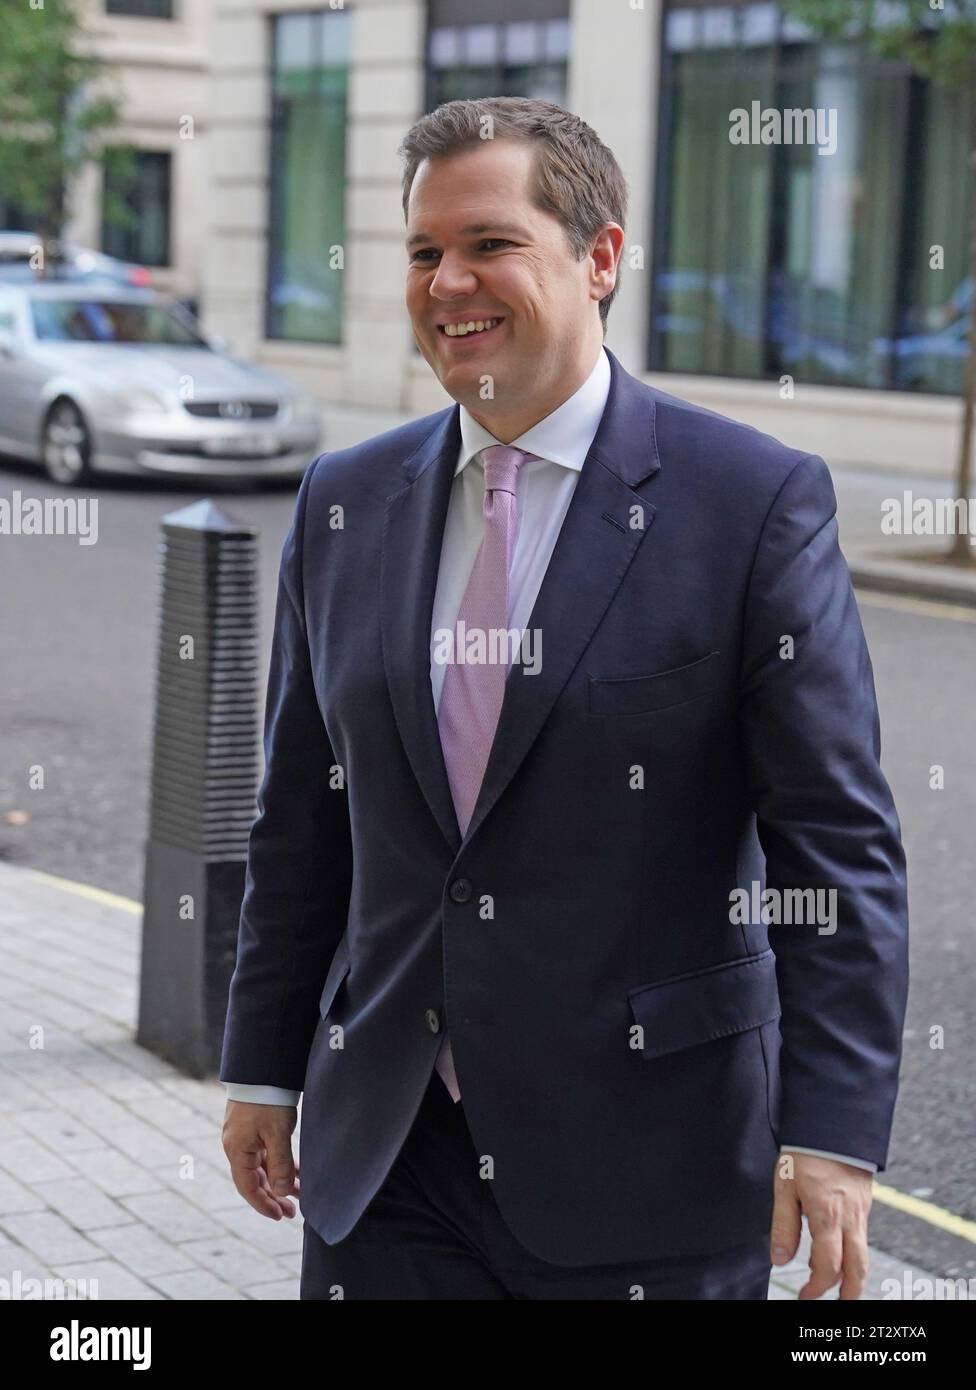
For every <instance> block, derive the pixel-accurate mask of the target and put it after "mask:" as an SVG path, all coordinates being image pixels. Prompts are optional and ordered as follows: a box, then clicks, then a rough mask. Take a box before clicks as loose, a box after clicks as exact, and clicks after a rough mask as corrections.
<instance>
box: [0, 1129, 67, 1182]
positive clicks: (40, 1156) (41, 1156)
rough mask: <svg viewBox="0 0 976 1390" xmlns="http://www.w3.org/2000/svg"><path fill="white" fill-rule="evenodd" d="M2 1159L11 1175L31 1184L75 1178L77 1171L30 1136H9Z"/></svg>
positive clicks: (0, 1155) (5, 1142)
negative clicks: (19, 1176)
mask: <svg viewBox="0 0 976 1390" xmlns="http://www.w3.org/2000/svg"><path fill="white" fill-rule="evenodd" d="M87 1152H88V1151H87V1150H86V1153H87ZM0 1157H2V1158H3V1163H4V1167H5V1168H6V1170H7V1171H8V1172H9V1173H11V1174H13V1175H16V1174H20V1175H21V1176H23V1177H25V1178H29V1180H30V1181H31V1182H53V1181H54V1180H55V1179H56V1178H73V1177H74V1175H75V1172H76V1171H77V1170H76V1169H75V1168H73V1167H72V1166H71V1163H70V1162H69V1161H66V1160H65V1159H63V1158H59V1157H58V1155H57V1154H54V1153H52V1152H51V1150H50V1149H48V1148H46V1147H45V1146H44V1145H43V1144H39V1143H38V1142H37V1140H36V1139H33V1138H31V1136H30V1135H28V1134H8V1135H7V1136H6V1137H5V1138H4V1142H3V1147H2V1149H0Z"/></svg>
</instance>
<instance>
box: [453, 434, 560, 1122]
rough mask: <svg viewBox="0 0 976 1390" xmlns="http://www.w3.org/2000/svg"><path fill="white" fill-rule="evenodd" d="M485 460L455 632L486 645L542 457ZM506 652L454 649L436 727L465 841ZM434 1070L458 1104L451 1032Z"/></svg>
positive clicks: (502, 619) (503, 606) (502, 617)
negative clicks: (527, 470) (521, 512)
mask: <svg viewBox="0 0 976 1390" xmlns="http://www.w3.org/2000/svg"><path fill="white" fill-rule="evenodd" d="M480 457H481V459H482V462H483V464H484V470H485V504H484V519H485V529H484V535H483V537H482V540H481V548H480V549H479V551H478V554H477V556H476V557H475V562H474V566H473V568H472V570H471V577H470V579H469V580H468V587H467V588H466V589H465V591H464V597H463V598H462V600H461V606H460V608H459V609H458V615H457V622H456V624H455V633H457V631H458V628H459V627H460V625H461V623H462V622H463V623H464V629H463V630H464V631H465V632H471V631H472V629H480V630H481V631H482V632H484V633H485V640H486V643H488V636H489V633H490V630H491V629H492V628H494V629H496V630H497V631H501V630H502V629H507V628H508V580H509V571H510V569H511V564H512V550H513V548H514V545H515V534H516V530H517V526H518V512H517V508H516V501H515V485H516V476H517V474H518V470H519V468H520V466H521V465H522V464H523V463H524V462H525V461H526V459H530V458H536V457H537V455H536V454H528V453H526V452H525V451H524V450H523V449H513V448H511V447H510V446H509V445H507V444H493V445H491V446H490V448H487V449H482V450H481V455H480ZM495 650H496V651H497V650H498V649H497V648H496V649H495ZM501 650H502V652H503V653H504V654H505V658H506V659H505V660H504V661H492V660H491V655H492V647H491V645H490V644H488V645H487V649H486V651H487V659H486V660H485V661H482V662H468V661H464V662H459V661H458V660H457V652H455V653H454V655H455V660H454V661H453V662H451V663H450V664H449V665H448V667H447V670H446V671H445V672H444V684H443V686H442V688H441V699H440V704H439V705H438V708H437V723H438V727H439V729H440V736H441V747H442V748H443V750H444V762H445V765H446V767H447V776H448V781H449V782H450V784H451V795H452V796H453V798H454V808H455V810H456V812H457V820H458V827H459V828H460V831H461V835H462V837H463V836H464V834H465V832H466V831H467V828H468V823H469V822H470V820H471V814H472V812H473V811H474V807H475V802H476V801H477V800H478V792H479V791H480V790H481V783H482V779H483V778H484V775H485V768H486V767H487V765H488V754H489V753H490V752H491V745H492V741H493V739H494V737H495V728H496V726H497V724H498V716H499V714H500V713H501V708H502V700H503V698H504V695H505V678H506V677H507V675H508V670H509V662H508V659H507V658H508V656H509V655H510V653H509V651H508V644H507V643H503V644H502V648H501ZM435 1065H436V1067H437V1070H438V1072H439V1073H440V1075H441V1077H442V1079H443V1081H444V1084H445V1086H446V1087H447V1089H448V1090H449V1091H450V1093H451V1095H452V1097H453V1098H454V1100H456V1101H457V1100H460V1099H461V1092H460V1090H459V1088H458V1083H457V1074H456V1073H455V1070H454V1056H453V1053H452V1051H451V1044H450V1040H449V1039H448V1038H447V1036H446V1035H445V1038H444V1041H443V1042H442V1044H441V1049H440V1052H438V1054H437V1062H436V1063H435Z"/></svg>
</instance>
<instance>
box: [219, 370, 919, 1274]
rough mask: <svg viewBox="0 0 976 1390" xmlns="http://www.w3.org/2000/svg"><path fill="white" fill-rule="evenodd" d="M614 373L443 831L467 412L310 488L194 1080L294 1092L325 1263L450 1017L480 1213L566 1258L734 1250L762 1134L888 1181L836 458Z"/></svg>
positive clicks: (362, 448)
mask: <svg viewBox="0 0 976 1390" xmlns="http://www.w3.org/2000/svg"><path fill="white" fill-rule="evenodd" d="M608 355H609V357H610V364H611V369H612V377H611V386H610V393H609V397H608V400H607V405H606V409H605V411H604V414H603V417H602V420H601V422H600V426H599V429H598V432H597V434H596V437H595V439H594V441H593V444H592V447H591V448H590V451H589V453H588V455H587V457H586V461H585V464H584V466H583V469H582V472H581V474H580V477H579V481H578V484H577V487H576V491H575V493H574V496H573V499H572V503H571V505H570V508H569V511H568V513H567V516H566V519H565V522H564V525H563V527H562V530H561V531H560V534H559V538H558V541H557V544H556V548H555V551H554V552H553V555H552V560H551V562H550V565H549V568H548V570H547V572H546V575H545V579H544V581H543V584H542V588H541V590H540V592H539V596H538V599H537V602H536V605H535V608H534V610H533V613H532V616H531V619H530V622H529V626H530V627H532V628H536V629H539V630H541V633H542V669H541V671H540V672H539V673H538V674H534V675H530V674H528V673H527V672H523V671H522V669H521V667H520V666H519V665H518V664H516V665H515V666H513V668H512V670H511V672H510V674H509V677H508V682H507V685H506V692H505V700H504V704H503V707H502V711H501V716H500V719H499V723H498V728H497V733H496V737H495V741H494V745H493V747H492V751H491V757H490V761H489V763H488V767H487V770H486V772H485V777H484V782H483V784H482V787H481V792H480V796H479V799H478V803H477V806H476V808H475V811H474V815H473V817H472V820H471V823H470V825H469V827H468V830H467V833H466V834H465V835H464V837H463V839H462V837H461V835H460V833H459V830H458V825H457V820H456V817H455V814H454V808H453V804H452V800H451V793H450V788H449V785H448V780H447V774H446V770H445V766H444V760H443V755H442V752H441V747H440V740H439V737H438V730H437V722H436V718H435V711H434V705H433V699H432V694H431V685H430V623H431V612H432V604H433V599H434V591H435V582H436V577H437V566H438V562H439V555H440V546H441V538H442V534H443V529H444V522H445V516H446V511H447V504H448V498H449V494H450V489H451V484H452V480H453V477H454V469H455V465H456V462H457V457H458V450H459V447H460V427H459V409H458V407H457V406H454V407H451V408H448V409H445V410H442V411H439V412H437V413H436V414H434V415H431V416H428V417H426V418H424V419H421V420H418V421H416V422H415V423H411V424H408V425H405V426H403V427H401V428H399V429H394V430H391V431H389V432H388V433H386V434H382V435H379V436H377V437H375V438H372V439H368V440H366V441H365V442H364V443H362V444H358V445H355V446H353V447H351V448H347V449H340V450H336V451H334V452H330V453H326V454H323V455H322V456H321V457H319V458H317V459H316V460H315V461H314V462H313V463H312V464H311V466H310V467H309V469H308V470H307V472H306V474H305V476H304V478H303V480H302V483H301V486H300V489H299V493H298V498H297V503H296V509H295V515H294V520H293V523H292V527H291V530H290V532H289V534H288V537H287V540H286V542H285V546H284V550H283V553H282V559H281V569H280V582H279V590H278V599H277V612H276V618H275V628H274V636H273V645H272V653H271V665H270V675H269V684H268V699H267V710H266V722H265V757H266V770H265V775H264V780H263V783H262V786H261V790H260V795H259V803H258V816H257V819H256V821H255V823H254V826H253V829H252V831H251V837H250V846H249V855H248V865H247V875H246V884H245V892H244V899H243V904H242V909H241V920H240V934H239V943H238V957H237V966H236V970H235V973H234V976H233V981H232V985H231V990H230V999H229V1008H228V1015H227V1023H226V1032H225V1038H224V1052H223V1058H222V1063H221V1069H220V1075H221V1078H222V1079H223V1080H226V1081H237V1082H250V1083H254V1084H266V1085H278V1086H286V1087H291V1088H294V1089H302V1090H303V1091H304V1096H303V1106H302V1123H301V1135H300V1152H299V1161H300V1166H301V1209H302V1212H303V1214H304V1216H305V1218H306V1219H307V1220H308V1221H309V1222H310V1223H311V1225H312V1226H313V1227H314V1228H315V1229H316V1230H317V1231H318V1232H319V1233H320V1235H321V1236H322V1237H323V1238H324V1239H325V1240H326V1241H328V1242H330V1243H334V1242H336V1241H339V1240H341V1239H342V1238H343V1237H344V1236H345V1235H346V1234H347V1233H348V1232H349V1231H350V1230H351V1229H352V1228H353V1227H354V1226H355V1224H356V1222H357V1221H358V1219H359V1217H360V1216H361V1214H362V1212H363V1211H364V1209H365V1208H366V1206H367V1205H368V1203H369V1202H370V1200H371V1198H372V1197H373V1196H374V1194H375V1193H376V1191H377V1189H378V1188H379V1187H380V1185H381V1184H382V1182H383V1181H384V1179H385V1177H386V1175H387V1173H388V1172H389V1170H390V1167H391V1165H392V1163H393V1161H394V1159H395V1158H396V1156H397V1153H398V1151H399V1149H400V1146H401V1145H402V1143H403V1140H404V1138H405V1137H406V1135H407V1132H408V1131H409V1129H410V1126H411V1124H412V1121H413V1119H414V1116H415V1114H416V1112H417V1109H418V1107H419V1105H420V1101H421V1098H422V1096H423V1092H424V1089H425V1087H426V1085H427V1083H428V1081H429V1079H430V1077H431V1072H432V1068H433V1066H434V1060H435V1056H436V1054H437V1051H438V1049H439V1047H440V1045H441V1041H442V1036H441V1034H442V1030H443V1029H444V1028H445V1027H446V1028H449V1030H450V1036H451V1039H452V1044H453V1050H454V1060H455V1065H456V1067H457V1073H458V1080H459V1084H460V1088H461V1093H462V1097H463V1100H462V1104H463V1106H464V1112H465V1116H466V1119H467V1123H468V1126H469V1128H470V1130H471V1133H472V1136H473V1138H474V1141H475V1146H476V1148H477V1151H478V1154H479V1155H482V1156H484V1157H485V1158H486V1159H490V1160H491V1162H490V1163H488V1164H486V1165H485V1171H486V1172H490V1173H491V1174H492V1176H491V1177H490V1179H488V1178H486V1181H487V1180H490V1181H491V1182H492V1183H493V1191H494V1196H495V1199H496V1201H497V1203H498V1207H499V1209H500V1211H501V1214H502V1216H503V1218H504V1219H505V1221H506V1223H507V1224H508V1225H509V1227H510V1229H511V1231H512V1233H513V1234H514V1235H515V1237H516V1239H517V1240H518V1241H520V1242H521V1243H522V1245H523V1246H525V1247H526V1248H527V1249H529V1250H530V1251H532V1252H533V1253H534V1254H535V1255H537V1256H539V1257H540V1258H542V1259H545V1260H547V1261H549V1262H552V1263H555V1264H561V1265H585V1264H596V1263H607V1262H619V1261H626V1260H637V1259H647V1258H654V1257H658V1256H660V1257H664V1256H671V1255H675V1256H677V1255H685V1254H694V1253H696V1252H702V1253H704V1252H706V1251H711V1250H717V1249H720V1248H723V1247H726V1246H730V1245H733V1244H736V1243H738V1242H740V1241H745V1240H748V1239H750V1238H751V1237H753V1236H756V1235H759V1234H760V1233H762V1232H763V1231H765V1230H768V1228H769V1223H770V1214H771V1205H772V1175H773V1169H774V1165H775V1161H776V1157H777V1150H778V1145H779V1143H780V1141H782V1142H784V1143H790V1144H798V1145H808V1146H810V1147H813V1148H820V1149H826V1150H830V1151H834V1152H841V1153H851V1154H858V1155H860V1156H861V1157H864V1158H867V1159H871V1160H873V1161H874V1162H876V1163H877V1164H878V1166H879V1169H882V1170H883V1169H884V1167H885V1164H886V1159H887V1149H888V1141H889V1135H890V1130H891V1123H892V1113H893V1109H894V1104H895V1095H896V1090H897V1083H898V1068H899V1060H900V1053H901V1037H902V1025H903V1020H904V1013H905V1004H906V993H907V983H908V967H907V932H908V923H907V902H906V874H905V859H904V853H903V849H902V845H901V838H900V836H901V832H900V826H899V822H898V816H897V813H896V810H895V807H894V804H893V802H892V797H891V793H890V791H889V788H888V785H887V782H886V780H885V778H884V776H883V774H882V772H881V768H880V764H879V755H880V736H879V723H878V712H877V704H876V700H875V692H874V682H873V673H872V668H871V663H870V660H869V657H868V652H867V648H866V645H865V641H864V635H863V630H862V627H861V622H860V618H859V615H858V610H857V606H856V603H855V599H854V594H853V591H852V588H851V582H850V576H849V573H848V570H847V566H846V564H845V562H844V559H843V557H842V555H841V552H840V550H839V548H838V533H837V521H836V516H835V511H836V499H835V496H834V490H833V486H832V483H831V478H830V474H829V471H828V469H827V466H826V464H825V463H824V462H823V460H822V459H821V458H819V457H817V456H815V455H811V454H804V453H802V452H800V451H798V450H795V449H790V448H787V447H785V446H784V445H783V444H781V443H779V442H777V441H776V440H775V439H773V438H771V437H769V436H768V435H765V434H762V433H760V432H758V431H756V430H754V429H752V428H749V427H748V426H745V425H742V424H738V423H735V422H733V421H731V420H728V419H726V418H724V417H722V416H720V415H717V414H714V413H712V412H710V411H707V410H703V409H699V408H696V407H694V406H691V405H689V404H688V403H686V402H684V401H681V400H678V399H676V398H675V397H673V396H671V395H668V394H667V393H665V392H662V391H659V390H656V389H654V388H652V387H650V386H647V385H645V384H643V383H642V382H640V381H638V380H637V379H636V378H634V377H632V376H631V375H630V374H629V373H627V372H626V371H625V370H624V369H623V367H622V366H621V365H620V363H619V362H618V360H617V359H616V358H615V357H614V356H613V354H612V353H610V354H608ZM784 638H791V639H792V643H793V650H792V654H791V655H790V654H789V644H788V643H785V642H784V641H783V639H784ZM754 883H758V884H759V885H760V887H761V888H765V887H768V888H771V889H779V890H787V889H801V890H802V889H814V890H816V889H822V890H825V891H829V890H830V889H835V890H836V893H837V900H836V901H837V922H836V930H835V931H834V932H833V933H832V934H830V933H827V932H824V931H823V930H822V929H820V928H818V926H817V925H815V924H812V923H811V924H809V925H764V924H763V921H762V920H761V919H758V918H755V917H753V918H752V920H749V921H746V922H742V921H740V920H738V915H737V914H736V913H734V912H733V911H732V909H731V906H730V903H731V899H732V895H733V893H734V890H736V889H744V890H745V891H746V892H747V893H750V892H751V891H752V888H753V884H754Z"/></svg>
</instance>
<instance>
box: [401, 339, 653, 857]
mask: <svg viewBox="0 0 976 1390" xmlns="http://www.w3.org/2000/svg"><path fill="white" fill-rule="evenodd" d="M607 356H608V357H609V359H610V368H611V378H610V392H609V395H608V397H607V405H606V409H605V410H604V412H603V417H602V419H601V421H600V425H599V428H598V430H597V433H596V436H595V438H594V440H593V444H592V446H591V447H590V450H589V452H588V454H587V456H586V461H585V462H584V464H583V468H582V471H581V472H580V477H579V481H578V483H577V485H576V490H575V492H574V493H573V498H572V501H571V503H570V506H569V510H568V511H567V513H566V518H565V520H564V522H563V525H562V528H561V530H560V532H559V537H558V539H557V541H556V546H555V549H554V550H553V553H552V558H551V559H550V562H549V566H548V569H547V570H546V573H545V577H544V579H543V582H542V587H541V588H540V590H539V594H538V597H537V599H536V602H535V606H534V608H533V610H532V614H531V616H530V618H529V620H528V623H527V626H528V627H529V628H530V629H532V630H534V631H538V632H540V633H541V636H542V643H541V652H542V662H541V669H540V670H539V672H538V674H536V675H527V674H524V672H523V670H522V668H521V665H520V664H519V663H516V664H514V665H513V667H512V670H511V672H510V674H509V677H508V680H507V682H506V685H505V699H504V702H503V704H502V710H501V714H500V716H499V721H498V728H497V730H496V733H495V739H494V743H493V744H492V749H491V755H490V757H489V760H488V766H487V768H486V769H485V776H484V780H483V782H482V786H481V791H480V793H479V796H478V801H477V804H476V806H475V808H474V812H473V814H472V817H471V823H470V825H469V826H468V829H467V832H466V834H465V837H464V839H465V842H466V841H467V840H468V839H470V837H471V835H473V834H474V833H475V831H476V830H477V829H478V826H479V825H480V824H481V822H482V821H483V820H484V818H485V817H486V816H487V815H488V813H489V812H490V811H491V809H492V807H493V806H494V805H495V803H496V802H497V801H498V799H499V797H500V796H501V795H502V793H503V792H504V790H505V788H506V787H507V786H508V784H509V782H510V781H511V780H512V778H513V777H514V775H515V773H516V772H517V771H518V768H519V767H520V765H521V763H522V762H523V760H524V759H525V757H526V754H527V753H528V751H529V749H530V748H531V746H532V744H533V743H534V741H535V739H536V738H537V736H538V734H539V732H540V730H541V729H542V726H543V725H544V723H545V721H546V719H547V717H548V715H549V711H550V710H551V708H552V706H553V704H554V703H555V700H556V698H557V697H558V695H559V692H560V691H561V690H562V688H563V686H564V685H565V683H566V681H567V680H568V679H569V677H570V675H571V674H572V672H573V669H574V668H575V666H576V664H577V662H578V661H579V659H580V657H581V656H582V654H583V651H584V650H585V648H586V645H587V643H588V642H589V641H590V638H591V637H592V636H593V633H594V632H595V631H596V629H597V627H598V625H599V623H600V621H601V619H602V618H603V615H604V613H605V612H606V610H607V608H608V606H609V605H610V603H611V601H612V600H613V596H614V594H615V593H616V591H617V589H618V588H619V586H620V583H621V581H622V580H623V577H624V575H625V574H626V572H627V570H628V568H629V566H630V564H631V562H632V560H633V558H634V556H635V555H636V554H637V551H638V549H639V547H640V546H641V544H642V543H643V541H644V537H645V536H646V535H647V533H648V530H649V528H650V526H651V523H652V521H653V519H654V515H655V510H656V509H655V507H654V506H653V505H652V504H651V503H650V502H648V501H646V500H645V499H643V498H642V497H641V496H640V495H639V494H638V493H636V492H635V491H634V489H635V488H636V487H637V486H638V485H639V484H640V483H641V482H643V481H644V479H646V478H648V477H649V476H651V475H652V474H653V473H655V472H656V471H657V470H658V469H659V468H660V462H659V460H658V457H657V449H656V444H655V433H654V393H653V391H652V390H651V389H650V388H649V387H646V386H644V385H643V383H641V382H639V381H637V380H636V379H635V378H634V377H632V376H630V375H629V374H628V373H627V372H625V371H624V369H623V368H622V367H621V365H620V363H619V362H618V361H617V359H616V358H615V357H614V356H613V354H612V353H610V352H609V351H608V353H607ZM460 445H461V430H460V416H459V409H458V407H457V406H455V407H454V408H453V409H452V410H449V411H447V412H445V415H444V417H443V418H442V420H441V422H440V423H439V424H438V425H437V426H436V427H435V429H434V430H433V432H432V433H431V434H430V435H429V436H428V438H427V439H426V440H425V441H424V443H423V444H422V445H421V446H420V448H419V449H418V450H417V451H416V452H415V453H414V454H413V455H412V456H411V457H410V458H409V459H407V460H406V462H405V463H404V465H403V467H404V471H405V473H406V476H407V480H408V481H407V485H406V487H405V488H404V489H403V490H402V491H400V492H398V493H396V494H394V495H393V496H392V497H390V498H389V499H388V501H387V508H386V520H385V528H384V534H383V558H382V574H381V592H382V604H383V612H382V630H383V657H384V662H385V666H386V674H387V681H388V683H389V688H390V697H391V700H392V702H393V709H394V714H395V717H396V721H397V726H398V728H399V730H400V737H401V739H402V740H403V746H404V749H405V750H406V754H407V757H408V759H409V761H410V765H411V767H412V768H413V771H414V776H415V777H416V779H417V782H418V784H419V785H420V788H421V791H422V792H423V794H424V797H425V799H426V801H427V803H428V805H429V806H430V809H431V811H432V812H433V815H434V817H435V819H436V820H437V823H438V825H439V826H440V827H441V830H442V832H443V834H444V837H445V839H446V840H447V843H448V845H449V846H450V848H451V850H452V852H454V853H455V854H456V853H457V851H458V850H459V849H460V847H461V843H462V841H461V835H460V831H459V828H458V824H457V817H456V815H455V812H454V803H453V800H452V797H451V789H450V784H449V782H448V778H447V769H446V767H445V765H444V755H443V751H442V749H441V742H440V734H439V731H438V727H437V717H436V713H435V710H434V701H433V692H432V690H431V684H430V626H431V614H432V611H433V604H434V595H435V592H436V585H437V570H438V565H439V561H440V551H441V541H442V538H443V533H444V523H445V520H446V516H447V506H448V502H449V500H450V493H451V485H452V483H453V481H454V469H455V465H456V464H457V457H458V450H459V449H460ZM635 506H638V507H640V508H641V509H642V512H641V516H642V519H643V525H642V526H634V525H633V524H632V520H631V518H632V508H634V507H635Z"/></svg>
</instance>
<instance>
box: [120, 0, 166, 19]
mask: <svg viewBox="0 0 976 1390" xmlns="http://www.w3.org/2000/svg"><path fill="white" fill-rule="evenodd" d="M105 13H106V14H125V15H135V17H136V18H137V19H172V18H173V0H105Z"/></svg>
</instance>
